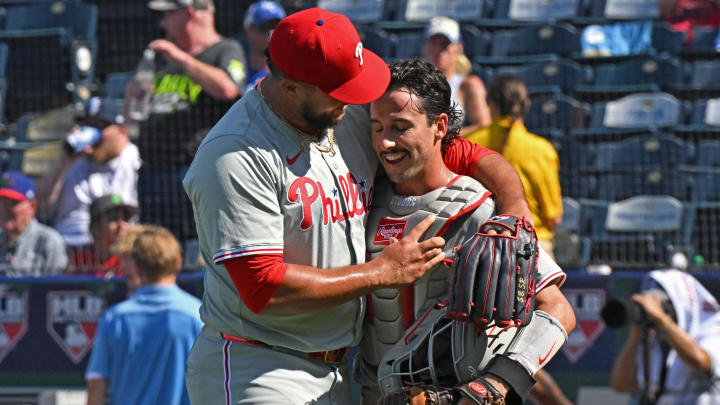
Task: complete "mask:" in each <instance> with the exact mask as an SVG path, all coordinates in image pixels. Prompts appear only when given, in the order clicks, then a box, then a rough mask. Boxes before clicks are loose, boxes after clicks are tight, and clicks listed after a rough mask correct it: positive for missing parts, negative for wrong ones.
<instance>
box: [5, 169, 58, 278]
mask: <svg viewBox="0 0 720 405" xmlns="http://www.w3.org/2000/svg"><path fill="white" fill-rule="evenodd" d="M36 209H37V200H36V199H35V181H34V180H33V179H32V178H30V177H28V176H25V175H24V174H22V173H19V172H8V173H3V175H2V176H1V177H0V273H5V274H7V275H11V276H39V275H45V274H55V273H59V272H61V271H62V270H64V269H65V266H66V265H67V261H68V259H67V253H66V251H65V243H64V242H63V239H62V237H61V236H60V234H58V233H57V232H56V231H55V230H54V229H52V228H50V227H47V226H45V225H42V224H41V223H39V222H38V221H37V220H36V219H35V211H36Z"/></svg>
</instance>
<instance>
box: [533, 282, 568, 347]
mask: <svg viewBox="0 0 720 405" xmlns="http://www.w3.org/2000/svg"><path fill="white" fill-rule="evenodd" d="M535 309H536V310H540V311H545V312H547V313H548V314H550V315H552V316H553V318H555V319H557V320H558V322H560V324H561V325H562V326H563V328H564V329H565V332H566V333H567V334H568V335H570V334H571V333H572V331H573V330H574V329H575V312H574V311H573V309H572V307H571V306H570V303H569V302H568V300H567V299H566V298H565V295H563V293H562V292H561V291H560V289H559V288H558V287H557V285H554V284H553V285H550V286H547V287H545V288H543V289H542V291H540V292H539V293H538V295H537V297H535Z"/></svg>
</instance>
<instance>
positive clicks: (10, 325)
mask: <svg viewBox="0 0 720 405" xmlns="http://www.w3.org/2000/svg"><path fill="white" fill-rule="evenodd" d="M9 288H13V287H11V286H10V287H9ZM27 328H28V293H27V291H25V292H23V293H22V294H21V293H19V292H17V291H13V290H4V291H2V292H0V362H2V360H3V359H4V358H5V356H7V355H8V354H9V353H10V352H11V351H12V349H13V348H14V347H15V346H16V345H17V344H18V342H19V341H20V339H22V337H23V336H25V332H27Z"/></svg>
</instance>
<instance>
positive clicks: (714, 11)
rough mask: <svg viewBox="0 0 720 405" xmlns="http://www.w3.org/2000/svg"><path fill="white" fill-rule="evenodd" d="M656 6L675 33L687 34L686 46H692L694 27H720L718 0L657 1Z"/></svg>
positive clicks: (719, 2)
mask: <svg viewBox="0 0 720 405" xmlns="http://www.w3.org/2000/svg"><path fill="white" fill-rule="evenodd" d="M658 6H659V7H660V14H661V15H662V16H663V18H664V19H665V21H667V22H668V23H669V24H670V25H671V26H672V27H673V29H674V30H675V31H681V32H685V33H686V34H687V38H686V44H687V45H692V41H693V38H694V37H695V30H694V28H695V27H707V28H715V27H717V26H718V25H720V0H659V1H658Z"/></svg>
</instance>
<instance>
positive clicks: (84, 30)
mask: <svg viewBox="0 0 720 405" xmlns="http://www.w3.org/2000/svg"><path fill="white" fill-rule="evenodd" d="M97 19H98V7H97V6H96V5H94V4H85V3H83V2H80V1H56V2H52V3H36V4H30V5H24V6H11V7H8V9H7V16H6V21H5V29H6V30H34V29H43V28H65V29H66V30H68V32H69V33H70V34H71V35H72V37H73V38H78V39H94V38H95V34H96V28H97Z"/></svg>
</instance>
